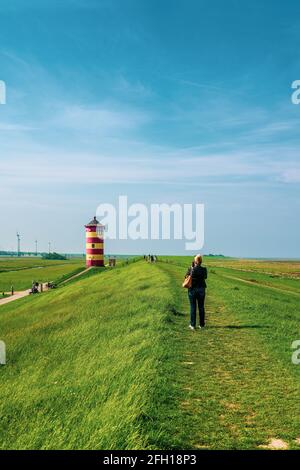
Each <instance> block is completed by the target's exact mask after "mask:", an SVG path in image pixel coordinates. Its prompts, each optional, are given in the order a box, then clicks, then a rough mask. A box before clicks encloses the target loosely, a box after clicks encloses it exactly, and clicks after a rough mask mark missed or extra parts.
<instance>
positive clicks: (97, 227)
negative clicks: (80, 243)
mask: <svg viewBox="0 0 300 470" xmlns="http://www.w3.org/2000/svg"><path fill="white" fill-rule="evenodd" d="M85 232H86V265H87V266H88V267H90V266H104V225H102V224H100V222H98V220H97V219H96V217H94V219H93V220H92V221H91V222H90V223H88V224H87V225H85Z"/></svg>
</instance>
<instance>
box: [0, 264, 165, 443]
mask: <svg viewBox="0 0 300 470" xmlns="http://www.w3.org/2000/svg"><path fill="white" fill-rule="evenodd" d="M168 287H169V281H168V276H167V275H166V274H164V273H163V272H159V271H158V270H157V268H156V267H154V266H149V265H145V264H144V263H135V264H131V265H129V266H128V267H124V268H121V269H116V270H112V271H106V272H101V273H100V274H99V275H94V276H93V277H91V278H87V279H85V280H82V281H77V282H76V283H74V284H72V285H70V286H65V287H62V288H59V289H57V290H56V291H51V292H47V293H44V294H43V295H42V296H40V297H36V298H26V299H23V300H20V301H18V302H16V304H15V305H12V304H10V305H7V306H3V307H2V308H1V323H0V325H1V331H0V338H1V339H2V340H4V341H5V342H6V345H7V354H8V358H7V359H8V364H7V365H6V366H5V367H1V369H0V374H1V385H0V395H1V401H0V419H1V423H2V425H1V429H0V442H1V444H0V447H1V448H3V449H21V448H22V449H29V448H32V449H53V448H56V449H57V448H60V449H62V448H64V449H71V448H75V449H76V448H85V449H89V448H90V449H92V448H96V449H115V448H118V449H128V448H135V449H139V448H152V447H154V448H155V447H159V442H160V436H161V431H160V423H159V409H160V403H161V402H163V403H168V401H169V399H170V398H169V390H168V384H167V382H166V374H165V373H164V367H163V366H162V364H166V363H168V361H167V357H168V354H169V349H168V345H167V343H166V340H165V337H166V334H167V331H168V329H167V326H168V318H169V316H170V313H169V310H170V308H171V307H170V302H172V298H171V293H170V291H169V288H168ZM168 367H170V366H168ZM171 367H172V364H171ZM170 376H173V374H172V373H171V372H170Z"/></svg>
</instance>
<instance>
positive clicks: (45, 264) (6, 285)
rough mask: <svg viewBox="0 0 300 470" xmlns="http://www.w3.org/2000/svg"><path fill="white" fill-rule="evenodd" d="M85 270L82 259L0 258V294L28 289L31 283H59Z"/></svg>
mask: <svg viewBox="0 0 300 470" xmlns="http://www.w3.org/2000/svg"><path fill="white" fill-rule="evenodd" d="M84 268H85V260H84V259H83V258H73V259H70V260H63V261H51V260H49V261H48V260H43V259H39V258H19V259H18V258H0V293H2V292H8V291H10V289H11V286H14V289H15V291H20V290H25V289H29V288H30V287H31V283H32V281H36V282H48V281H53V282H59V281H60V280H62V279H65V278H67V277H69V276H72V275H73V274H76V273H78V272H80V271H81V270H83V269H84Z"/></svg>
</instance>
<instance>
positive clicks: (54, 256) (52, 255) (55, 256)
mask: <svg viewBox="0 0 300 470" xmlns="http://www.w3.org/2000/svg"><path fill="white" fill-rule="evenodd" d="M42 258H43V259H59V260H63V259H67V258H66V257H65V256H64V255H60V254H59V253H55V252H54V253H43V254H42Z"/></svg>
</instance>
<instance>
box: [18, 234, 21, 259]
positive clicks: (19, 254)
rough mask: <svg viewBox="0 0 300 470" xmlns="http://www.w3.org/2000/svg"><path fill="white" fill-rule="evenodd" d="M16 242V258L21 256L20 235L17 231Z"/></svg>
mask: <svg viewBox="0 0 300 470" xmlns="http://www.w3.org/2000/svg"><path fill="white" fill-rule="evenodd" d="M17 241H18V256H21V249H20V248H21V235H20V234H19V232H18V231H17Z"/></svg>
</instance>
